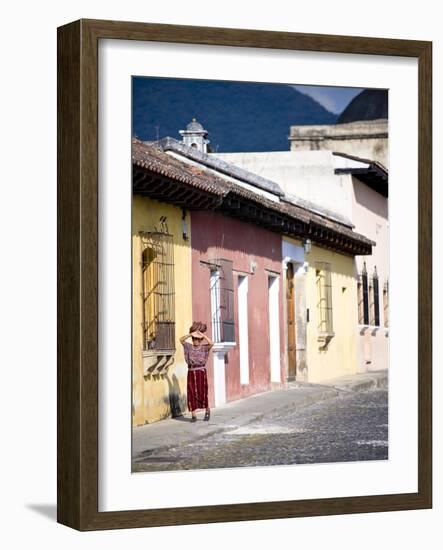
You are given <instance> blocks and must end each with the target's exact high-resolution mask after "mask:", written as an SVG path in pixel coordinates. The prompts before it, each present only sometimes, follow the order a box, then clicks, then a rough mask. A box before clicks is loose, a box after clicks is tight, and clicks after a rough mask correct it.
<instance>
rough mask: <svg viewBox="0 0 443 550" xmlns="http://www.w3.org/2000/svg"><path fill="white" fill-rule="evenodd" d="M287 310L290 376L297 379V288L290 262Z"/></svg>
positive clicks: (287, 284) (287, 270) (287, 278)
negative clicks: (295, 287)
mask: <svg viewBox="0 0 443 550" xmlns="http://www.w3.org/2000/svg"><path fill="white" fill-rule="evenodd" d="M286 311H287V315H286V318H287V323H288V327H287V328H288V378H289V379H290V380H295V375H296V372H297V364H296V336H295V334H296V331H295V329H296V327H295V289H294V266H293V264H292V263H288V267H287V269H286Z"/></svg>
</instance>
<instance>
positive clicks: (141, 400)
mask: <svg viewBox="0 0 443 550" xmlns="http://www.w3.org/2000/svg"><path fill="white" fill-rule="evenodd" d="M161 216H166V218H167V225H168V230H169V233H172V235H173V236H174V237H173V238H174V279H175V310H176V314H175V337H176V342H175V348H176V351H175V354H174V362H173V364H172V365H171V366H170V367H168V369H167V370H166V372H164V371H161V372H160V373H157V374H151V375H150V376H149V377H145V376H144V375H143V358H142V349H143V329H142V319H143V310H142V298H141V291H142V287H141V282H142V275H141V264H140V260H141V243H140V237H139V232H140V231H150V230H152V229H153V226H154V225H157V226H159V218H160V217H161ZM186 223H187V228H188V235H189V236H190V232H191V222H190V217H189V215H187V216H186ZM132 246H133V257H132V274H133V290H132V296H133V312H132V322H133V350H132V351H133V357H132V362H133V424H134V426H139V425H141V424H146V423H151V422H155V421H157V420H160V419H162V418H166V417H168V416H170V414H171V403H173V405H174V406H179V407H180V408H181V410H182V411H183V412H185V410H186V408H185V407H186V376H187V367H186V363H185V360H184V356H183V347H182V345H181V344H180V342H179V338H180V336H182V335H183V334H186V333H187V332H188V329H189V327H190V325H191V324H192V290H191V288H192V287H191V246H190V240H189V239H188V240H184V239H183V235H182V211H181V209H180V208H177V207H175V206H173V205H168V204H165V203H161V202H158V201H155V200H151V199H148V198H145V197H140V196H134V197H133V211H132Z"/></svg>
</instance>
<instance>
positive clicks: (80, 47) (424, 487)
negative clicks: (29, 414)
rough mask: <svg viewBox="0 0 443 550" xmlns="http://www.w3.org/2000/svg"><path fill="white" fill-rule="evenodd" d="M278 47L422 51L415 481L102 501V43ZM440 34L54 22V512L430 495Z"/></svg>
mask: <svg viewBox="0 0 443 550" xmlns="http://www.w3.org/2000/svg"><path fill="white" fill-rule="evenodd" d="M100 39H124V40H140V41H158V42H172V43H183V44H207V45H228V46H238V47H253V48H272V49H275V48H278V49H284V50H304V51H311V52H336V53H349V54H371V55H379V56H404V57H413V58H417V59H418V67H419V75H418V87H419V107H418V109H419V111H418V112H419V120H418V135H419V143H418V151H419V164H418V185H419V193H418V227H419V234H418V264H419V266H420V269H419V274H418V312H419V319H418V327H419V329H418V359H419V360H418V369H419V373H418V423H419V424H418V437H419V440H418V454H419V456H418V492H416V493H407V494H386V495H375V496H358V497H345V498H322V499H315V500H295V501H279V502H254V503H248V504H229V505H216V506H197V507H195V506H194V507H184V508H167V509H146V510H131V511H125V510H122V511H116V512H99V511H98V467H99V464H98V265H97V263H98V220H97V212H98V185H97V181H98V168H97V166H98V124H97V117H98V42H99V40H100ZM431 73H432V44H431V43H430V42H423V41H413V40H393V39H381V38H364V37H350V36H332V35H313V34H299V33H287V32H268V31H266V32H264V31H258V30H240V29H224V28H209V27H191V26H175V25H160V24H148V23H133V22H120V21H99V20H80V21H76V22H73V23H70V24H68V25H65V26H63V27H60V28H59V29H58V385H57V388H58V431H57V435H58V455H57V463H58V473H57V487H58V503H57V508H58V521H59V522H60V523H62V524H65V525H68V526H70V527H73V528H75V529H79V530H82V531H86V530H97V529H114V528H132V527H147V526H161V525H178V524H191V523H209V522H226V521H242V520H255V519H272V518H288V517H299V516H318V515H332V514H348V513H365V512H376V511H390V510H408V509H419V508H430V507H431V506H432V416H431V412H432V370H431V367H432V359H431V357H432V304H431V300H432V218H431V216H432V214H431V209H432V172H431V170H432V107H431V99H432V96H431V94H432V81H431Z"/></svg>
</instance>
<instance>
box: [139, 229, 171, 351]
mask: <svg viewBox="0 0 443 550" xmlns="http://www.w3.org/2000/svg"><path fill="white" fill-rule="evenodd" d="M140 237H141V247H142V250H141V267H142V299H143V346H144V349H145V350H173V349H175V289H174V246H173V236H172V235H170V234H169V233H166V232H161V231H153V232H144V233H141V234H140Z"/></svg>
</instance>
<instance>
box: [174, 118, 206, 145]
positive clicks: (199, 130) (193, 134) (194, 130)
mask: <svg viewBox="0 0 443 550" xmlns="http://www.w3.org/2000/svg"><path fill="white" fill-rule="evenodd" d="M179 134H180V135H181V136H183V143H184V144H185V145H188V146H189V147H195V148H196V149H197V150H198V151H201V152H202V153H207V152H208V144H209V140H208V139H206V136H207V135H208V132H207V131H206V130H205V129H204V128H203V126H202V125H201V124H200V122H197V120H196V119H195V118H193V119H192V120H191V122H190V123H189V124H188V125H187V126H186V130H179Z"/></svg>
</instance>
